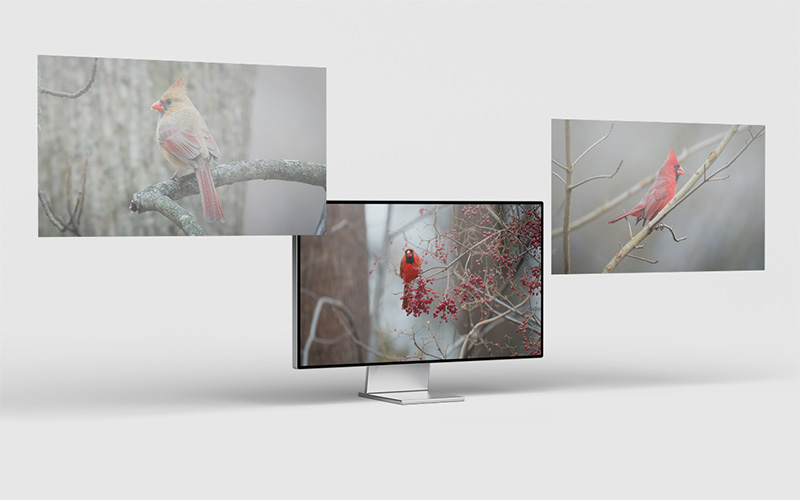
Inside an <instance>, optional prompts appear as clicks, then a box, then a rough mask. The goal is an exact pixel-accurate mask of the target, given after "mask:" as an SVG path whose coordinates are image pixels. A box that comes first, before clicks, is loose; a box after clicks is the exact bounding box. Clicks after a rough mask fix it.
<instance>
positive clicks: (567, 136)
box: [561, 120, 573, 274]
mask: <svg viewBox="0 0 800 500" xmlns="http://www.w3.org/2000/svg"><path fill="white" fill-rule="evenodd" d="M564 143H565V149H566V162H567V165H566V166H567V176H566V179H564V184H565V186H564V224H563V227H564V228H566V229H564V233H563V234H562V235H561V244H562V250H563V252H564V274H569V271H570V269H569V218H570V216H571V215H572V172H573V164H572V124H571V122H570V120H565V121H564Z"/></svg>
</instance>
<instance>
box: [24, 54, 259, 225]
mask: <svg viewBox="0 0 800 500" xmlns="http://www.w3.org/2000/svg"><path fill="white" fill-rule="evenodd" d="M93 61H94V59H93V58H78V57H56V56H40V57H39V84H40V85H41V86H43V87H46V88H48V89H51V90H57V91H63V92H75V91H77V90H78V89H80V88H82V87H83V85H84V84H85V83H86V82H87V80H88V79H89V77H90V75H91V71H92V64H93ZM178 78H183V79H184V80H185V81H186V90H187V94H188V95H189V97H190V98H191V99H192V102H193V103H194V104H195V106H196V107H197V109H198V110H199V111H200V113H201V114H202V115H203V117H204V118H205V121H206V123H207V124H208V127H209V130H210V131H211V134H212V135H213V136H214V139H215V140H216V142H217V144H218V145H219V148H220V151H221V155H222V158H221V160H220V162H221V163H225V162H227V161H231V160H242V159H247V152H248V149H249V145H250V123H251V114H252V113H251V109H252V100H253V92H254V79H255V67H254V66H246V65H234V64H208V63H194V62H169V61H146V60H141V61H140V60H132V59H100V60H99V61H98V66H97V76H96V78H95V82H94V84H93V85H92V87H91V88H90V89H89V91H88V92H86V93H85V94H83V95H82V96H81V97H79V98H77V99H66V98H61V97H54V96H51V95H46V94H40V95H39V179H38V182H39V188H40V189H42V190H44V191H46V192H47V193H48V195H49V196H50V198H51V200H52V203H53V206H54V208H55V210H56V212H57V213H59V214H62V215H64V214H66V213H67V205H68V204H69V203H74V200H75V194H76V193H77V191H78V189H79V186H80V171H81V167H82V165H83V164H84V162H85V161H86V159H87V158H88V173H87V186H86V195H85V200H84V207H83V214H82V218H81V233H82V235H85V236H145V235H175V234H178V230H177V228H176V227H175V225H173V224H172V223H171V222H170V221H168V220H167V219H166V218H164V217H163V216H161V215H160V214H157V213H145V214H141V215H140V214H134V213H131V212H130V210H129V209H128V206H129V204H130V201H131V197H132V195H133V193H135V192H137V191H140V190H142V189H144V188H146V187H147V186H150V185H152V184H155V183H157V182H159V181H162V180H165V179H168V178H169V177H170V176H171V175H172V174H173V173H174V168H173V167H172V165H171V164H169V163H168V162H167V160H166V159H165V158H164V157H163V156H162V155H161V153H160V151H159V148H158V145H157V143H156V138H155V137H156V135H155V134H156V123H157V121H158V116H159V115H158V112H157V111H155V110H152V109H150V105H151V104H152V103H154V102H155V101H157V100H158V99H159V98H160V97H161V94H163V93H164V91H165V90H167V88H168V87H169V86H170V85H172V84H173V83H174V82H175V81H176V80H177V79H178ZM70 165H72V170H73V172H72V181H71V183H70V184H71V186H72V189H71V192H70V193H69V194H67V193H65V189H66V186H67V183H66V181H65V179H66V172H67V170H68V168H69V166H70ZM244 188H245V186H244V185H243V184H237V185H233V186H223V187H222V188H220V189H219V190H218V191H217V193H218V195H219V198H220V202H221V204H222V208H223V210H224V212H225V223H224V224H218V223H208V222H207V221H206V220H205V219H204V218H203V213H202V208H201V203H200V197H199V196H191V197H189V198H184V199H182V200H178V203H179V204H180V205H182V206H183V207H184V208H186V209H187V210H189V211H190V212H191V213H192V214H194V216H195V217H196V219H197V220H198V222H199V223H200V224H201V225H202V226H203V228H204V229H205V230H206V231H207V232H208V233H209V234H233V233H239V232H241V228H240V226H241V223H242V218H241V214H242V206H243V193H244ZM25 189H27V188H25ZM33 196H34V193H33V192H31V197H33ZM38 225H39V235H41V236H57V235H61V234H62V233H61V232H59V231H58V230H57V229H56V228H55V227H54V226H53V225H52V224H51V223H50V221H49V220H48V218H47V217H46V215H45V213H44V210H43V209H42V208H41V207H40V209H39V223H38ZM66 234H69V233H66Z"/></svg>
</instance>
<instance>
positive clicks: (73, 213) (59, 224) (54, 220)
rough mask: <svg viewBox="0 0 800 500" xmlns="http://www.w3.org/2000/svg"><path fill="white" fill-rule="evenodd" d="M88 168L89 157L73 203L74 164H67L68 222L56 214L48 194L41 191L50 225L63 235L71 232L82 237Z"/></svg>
mask: <svg viewBox="0 0 800 500" xmlns="http://www.w3.org/2000/svg"><path fill="white" fill-rule="evenodd" d="M88 168H89V157H88V156H87V157H86V159H85V161H84V162H83V168H82V169H81V189H80V191H78V194H77V196H76V197H75V202H74V203H72V202H71V201H70V196H71V194H72V162H71V161H69V162H68V163H67V172H66V174H65V177H66V179H65V183H64V184H65V187H64V200H65V201H64V204H65V206H66V212H67V215H68V216H69V220H68V221H67V222H64V221H63V220H62V218H61V217H59V216H58V215H57V214H56V212H55V209H54V208H53V203H52V201H51V200H50V196H49V195H48V194H47V192H46V191H44V190H42V189H41V188H40V189H39V203H40V204H41V205H42V208H43V209H44V213H45V215H46V216H47V218H48V220H49V221H50V223H51V224H53V226H55V227H56V229H58V230H59V231H60V232H62V233H65V232H67V231H69V232H71V233H72V234H74V235H75V236H81V230H80V220H81V214H83V202H84V200H85V198H86V172H87V171H88Z"/></svg>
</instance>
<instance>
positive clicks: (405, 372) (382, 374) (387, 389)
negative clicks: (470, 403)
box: [358, 363, 464, 405]
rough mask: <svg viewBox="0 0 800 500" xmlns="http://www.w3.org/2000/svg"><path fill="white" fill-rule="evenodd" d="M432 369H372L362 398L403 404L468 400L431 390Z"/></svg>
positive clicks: (424, 365) (414, 366)
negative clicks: (429, 382) (429, 386)
mask: <svg viewBox="0 0 800 500" xmlns="http://www.w3.org/2000/svg"><path fill="white" fill-rule="evenodd" d="M430 370H431V365H430V364H429V363H414V364H411V363H409V364H407V365H389V366H368V367H367V381H366V384H365V387H364V392H359V393H358V395H359V396H361V397H362V398H370V399H377V400H378V401H385V402H387V403H395V404H400V405H410V404H421V403H447V402H454V401H464V396H452V395H449V394H439V393H435V392H430V391H428V380H429V379H430V373H431V372H430Z"/></svg>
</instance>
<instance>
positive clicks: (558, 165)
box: [550, 158, 567, 171]
mask: <svg viewBox="0 0 800 500" xmlns="http://www.w3.org/2000/svg"><path fill="white" fill-rule="evenodd" d="M550 161H551V162H553V164H554V165H555V166H557V167H561V168H562V169H563V170H564V171H566V170H567V167H565V166H564V165H562V164H560V163H558V162H557V161H555V160H554V159H552V158H550Z"/></svg>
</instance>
